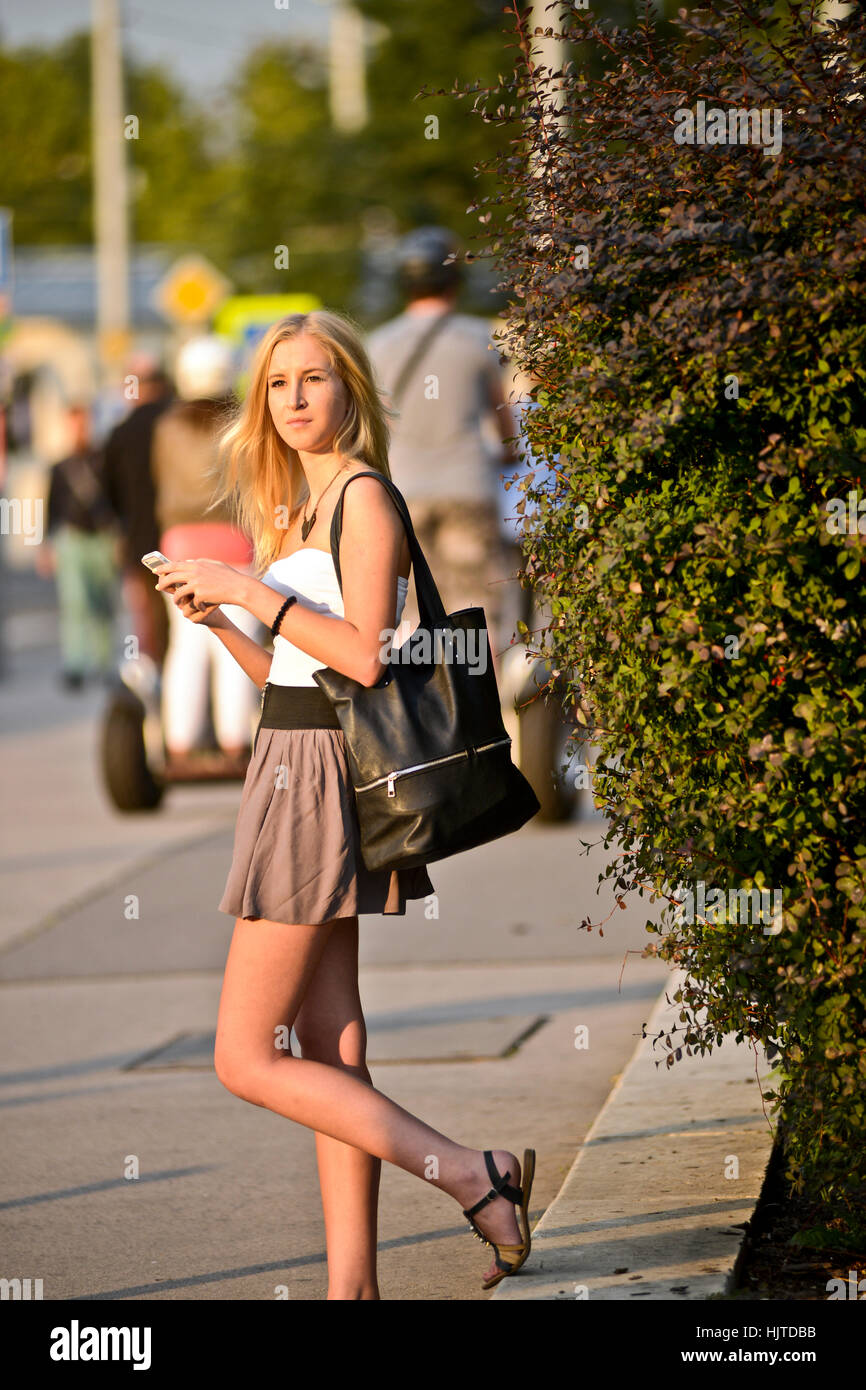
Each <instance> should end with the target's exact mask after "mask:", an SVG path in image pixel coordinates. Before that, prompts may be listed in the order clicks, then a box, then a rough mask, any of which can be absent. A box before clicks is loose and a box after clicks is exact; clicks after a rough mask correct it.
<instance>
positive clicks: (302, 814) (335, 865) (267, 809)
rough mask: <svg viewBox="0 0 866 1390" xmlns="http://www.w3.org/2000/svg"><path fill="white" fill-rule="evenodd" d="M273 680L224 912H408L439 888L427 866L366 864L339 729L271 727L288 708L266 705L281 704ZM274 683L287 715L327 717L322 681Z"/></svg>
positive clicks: (314, 917)
mask: <svg viewBox="0 0 866 1390" xmlns="http://www.w3.org/2000/svg"><path fill="white" fill-rule="evenodd" d="M271 689H273V687H271V686H269V685H266V687H265V695H264V700H263V708H262V719H260V721H259V727H258V729H257V731H256V735H255V739H254V742H253V752H252V756H251V758H250V764H249V767H248V768H247V774H246V780H245V782H244V787H243V792H242V794H241V804H240V809H239V811H238V819H237V825H236V827H235V839H234V852H233V855H232V863H231V869H230V870H229V876H228V880H227V882H226V886H225V892H224V893H223V896H222V899H221V901H220V904H219V911H220V912H226V913H228V914H230V915H231V916H232V917H245V918H253V919H255V918H259V917H263V918H266V919H267V920H268V921H271V922H286V923H298V924H306V925H320V924H323V923H325V922H331V921H333V920H334V919H335V918H337V917H353V916H355V914H362V913H377V912H381V913H386V914H388V915H397V916H404V915H405V912H406V902H407V900H408V899H410V898H425V897H427V896H428V894H430V893H433V891H434V889H433V884H432V883H431V881H430V876H429V874H428V873H427V869H426V868H425V867H424V866H421V867H418V868H413V869H390V870H389V869H380V870H377V871H372V870H370V869H368V868H367V867H366V866H365V864H364V861H363V858H362V857H361V843H360V840H361V837H360V827H359V825H358V813H357V810H356V808H355V793H354V789H353V787H352V782H351V778H350V776H349V766H348V762H347V760H346V746H345V736H344V734H343V732H342V730H341V729H340V728H339V727H336V728H326V727H312V728H310V727H302V728H298V727H290V728H271V727H266V725H268V724H273V723H275V722H278V720H279V719H280V718H281V717H282V716H277V717H276V718H275V717H274V713H273V709H272V708H269V704H270V705H273V704H275V703H276V701H275V700H272V701H270V702H269V697H268V692H269V691H270V690H271ZM278 690H279V697H280V703H281V707H285V706H286V704H287V703H288V705H289V706H291V709H292V712H291V714H290V715H289V717H288V718H287V719H286V722H287V723H290V724H292V725H295V724H297V722H299V718H300V722H301V723H304V722H312V723H319V722H321V723H324V722H326V721H327V719H328V718H329V717H331V716H332V714H333V711H332V709H331V706H330V703H329V702H328V701H327V700H326V697H325V696H324V694H323V692H322V691H320V690H319V688H318V686H315V687H309V686H298V687H286V686H282V687H278ZM288 691H292V692H293V696H294V694H295V693H296V692H297V698H296V699H294V698H293V696H287V692H288ZM295 707H297V708H298V709H300V710H301V715H300V716H297V715H296V714H295V712H294V711H295ZM311 710H312V711H313V714H312V716H311V717H310V716H308V717H307V718H305V715H304V713H303V712H304V711H307V712H309V711H311ZM320 711H326V713H323V714H321V716H320V713H319V712H320ZM262 720H264V721H265V722H264V723H263V722H262ZM333 722H334V723H336V719H334V720H333Z"/></svg>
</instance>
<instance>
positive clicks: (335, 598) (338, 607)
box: [261, 546, 409, 685]
mask: <svg viewBox="0 0 866 1390" xmlns="http://www.w3.org/2000/svg"><path fill="white" fill-rule="evenodd" d="M261 583H262V584H267V586H268V588H269V589H275V590H276V591H277V593H280V594H283V595H285V597H286V598H288V596H289V594H297V596H298V598H299V599H300V600H301V601H302V602H303V603H304V604H305V605H306V607H308V608H312V609H314V610H315V611H316V612H317V613H327V614H328V615H329V616H331V617H333V618H342V617H344V616H345V613H344V609H343V595H342V594H341V593H340V586H339V584H338V583H337V571H336V570H335V569H334V560H333V557H332V555H331V552H330V551H329V550H317V549H315V548H314V547H313V546H309V547H308V548H307V549H301V550H295V551H293V553H292V554H291V555H285V556H284V557H283V558H282V559H281V560H275V561H274V563H273V564H272V565H271V566H270V568H269V569H268V570H267V572H266V573H265V574H263V575H262V577H261ZM408 592H409V580H408V579H404V578H403V576H402V575H398V576H397V607H396V613H395V616H394V627H395V629H396V628H397V627H398V626H399V623H400V615H401V613H402V612H403V606H404V604H405V602H406V595H407V593H408ZM326 665H327V662H325V661H317V660H316V658H315V657H314V656H308V654H307V653H306V652H302V651H301V649H300V647H296V646H295V644H294V643H293V642H289V641H288V639H287V638H285V637H275V638H274V655H273V660H272V661H271V669H270V671H269V673H268V680H269V681H270V683H271V685H315V684H316V682H315V681H314V680H313V672H314V671H321V670H324V668H325V666H326Z"/></svg>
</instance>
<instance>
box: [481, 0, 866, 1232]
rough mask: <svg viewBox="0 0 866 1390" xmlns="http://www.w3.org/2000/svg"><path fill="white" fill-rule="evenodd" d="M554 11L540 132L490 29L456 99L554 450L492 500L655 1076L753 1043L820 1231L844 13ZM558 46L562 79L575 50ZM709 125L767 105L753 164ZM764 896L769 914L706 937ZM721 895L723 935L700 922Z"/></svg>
mask: <svg viewBox="0 0 866 1390" xmlns="http://www.w3.org/2000/svg"><path fill="white" fill-rule="evenodd" d="M559 8H560V10H561V11H562V13H563V19H562V21H561V28H560V32H561V33H562V34H564V35H565V36H566V37H567V38H568V40H569V41H570V44H571V45H572V47H571V48H570V49H567V50H566V49H562V50H561V58H562V62H563V63H564V64H565V66H564V68H563V71H562V112H563V118H562V119H561V120H560V121H559V122H557V121H556V120H555V119H554V117H553V115H552V114H551V108H550V106H549V105H545V101H546V99H549V87H548V83H547V79H548V74H547V72H546V71H545V70H544V69H541V70H539V68H538V63H537V60H536V61H531V60H530V57H529V50H530V47H531V44H532V42H533V40H532V38H531V36H530V35H528V34H527V32H526V27H525V24H526V21H525V17H524V15H523V13H522V11H518V10H515V11H514V31H515V35H516V38H517V41H518V55H517V64H516V67H515V70H514V73H513V74H512V75H509V76H507V77H506V78H504V79H503V80H502V84H501V87H500V88H498V89H497V90H496V91H495V92H489V91H488V92H482V93H479V94H477V95H476V98H475V107H476V110H477V111H478V112H480V113H481V114H482V115H483V117H484V119H486V120H488V121H495V122H498V123H499V124H500V125H502V127H503V129H506V130H510V132H511V135H512V137H513V138H512V140H511V142H510V144H509V147H508V148H507V149H506V150H504V151H503V153H502V154H501V157H500V159H499V160H498V164H497V167H498V171H499V175H500V182H499V190H500V191H499V194H498V196H497V197H496V198H495V199H492V200H485V202H484V204H483V205H482V204H479V205H478V206H479V210H480V213H481V217H482V220H483V221H484V222H485V225H486V227H487V235H488V236H489V241H488V243H487V248H486V249H487V253H488V254H490V255H491V256H492V257H494V258H495V260H496V262H497V264H498V266H499V268H500V271H501V274H502V288H505V289H506V290H507V292H508V295H509V300H510V306H511V310H510V320H509V331H508V335H507V337H506V338H505V339H504V343H505V345H506V347H507V349H508V351H509V352H511V353H512V354H513V355H514V357H515V359H516V361H517V363H518V365H519V366H521V367H523V368H524V369H526V370H528V371H531V372H533V373H534V374H535V378H536V381H537V383H538V384H537V387H536V391H535V395H536V399H537V402H538V404H537V408H536V409H535V410H533V411H531V412H530V413H529V415H528V417H527V428H528V443H529V445H530V447H531V449H532V451H533V453H535V454H537V455H539V456H542V457H546V458H547V459H549V460H552V459H557V458H558V462H557V465H556V469H555V472H554V475H553V477H552V478H551V479H550V480H549V481H548V482H546V483H541V482H539V481H537V480H536V481H535V482H533V481H532V480H531V479H530V481H529V483H528V484H527V483H524V484H521V486H523V487H524V488H525V491H526V493H527V497H526V498H525V499H524V500H523V502H522V503H521V504H520V505H525V504H526V501H527V500H529V501H530V502H531V508H530V509H528V510H527V513H526V515H527V523H526V536H525V542H524V544H525V556H526V575H527V578H528V581H530V582H531V583H532V584H533V586H534V587H535V588H536V590H537V593H538V595H539V598H540V599H541V600H542V601H543V603H544V605H545V606H546V610H547V611H549V613H550V614H551V618H550V622H549V625H548V626H546V627H545V629H544V630H543V631H542V632H540V633H535V634H533V635H532V637H531V641H532V642H533V645H534V646H535V647H536V648H537V649H538V650H540V651H543V652H544V653H545V654H546V655H548V656H550V657H551V659H552V660H553V662H554V665H555V666H556V667H557V668H560V669H561V670H562V671H565V672H570V673H571V678H570V681H569V698H570V699H571V700H572V701H573V703H574V704H575V705H576V708H577V711H578V717H579V719H580V720H581V722H583V723H584V724H586V725H592V726H593V727H594V729H595V738H596V740H597V742H598V744H599V747H600V757H599V763H598V767H597V773H596V781H595V793H596V800H597V804H598V805H600V806H601V807H603V809H604V810H605V811H606V812H607V814H608V816H609V817H610V820H611V828H610V833H609V835H608V836H607V838H606V841H605V843H606V844H607V845H610V844H612V843H614V841H616V842H617V844H618V847H619V848H620V849H621V850H622V851H624V853H623V854H622V855H621V857H620V858H619V860H618V862H617V863H616V865H615V867H613V868H612V869H611V870H610V871H609V873H610V875H612V876H614V877H615V879H616V887H617V889H618V890H621V891H622V892H623V893H624V892H626V891H633V890H637V891H639V892H641V893H649V894H650V896H651V898H652V899H656V898H657V897H658V896H663V897H665V898H666V899H667V906H666V907H665V909H664V911H663V913H662V917H661V924H660V925H653V924H651V923H648V928H647V929H648V931H651V932H655V933H656V934H657V936H658V940H657V941H654V942H652V944H651V945H650V946H649V947H648V950H649V951H651V952H652V951H654V952H656V953H657V954H658V956H659V957H661V958H663V959H665V960H667V961H670V962H671V963H674V964H676V965H679V966H681V967H683V968H685V970H686V971H687V976H686V983H685V985H684V987H683V989H682V991H681V992H680V993H678V994H677V995H676V996H675V997H676V999H677V1000H678V1002H680V1003H681V1006H682V1007H681V1013H680V1016H679V1022H680V1026H679V1027H678V1028H677V1029H676V1030H674V1032H673V1034H672V1035H671V1036H669V1038H668V1040H667V1041H668V1045H669V1046H668V1052H669V1055H668V1064H669V1065H672V1064H673V1063H674V1061H675V1059H676V1058H679V1057H680V1056H682V1055H683V1053H686V1054H691V1053H693V1052H695V1051H699V1052H705V1051H708V1050H710V1049H711V1048H712V1047H713V1046H714V1045H719V1044H721V1042H722V1039H723V1038H724V1037H725V1036H726V1035H728V1034H731V1033H733V1034H735V1035H736V1040H737V1042H743V1041H745V1040H748V1041H749V1042H751V1043H757V1042H760V1043H761V1044H762V1045H763V1046H764V1047H765V1048H766V1049H767V1051H768V1054H769V1056H770V1057H776V1059H777V1064H778V1069H777V1071H776V1072H775V1073H774V1075H773V1078H772V1087H771V1089H770V1090H769V1091H767V1092H766V1093H765V1096H766V1099H767V1100H768V1101H769V1102H771V1104H770V1107H769V1111H768V1113H771V1112H773V1111H777V1110H778V1109H779V1108H780V1107H781V1111H782V1113H783V1115H784V1143H785V1152H786V1163H787V1176H788V1178H789V1180H790V1181H791V1182H792V1184H793V1186H794V1189H795V1191H797V1192H798V1193H800V1194H805V1195H806V1196H808V1197H810V1198H813V1199H814V1201H815V1203H816V1209H818V1208H820V1211H821V1213H822V1215H824V1216H825V1217H828V1218H830V1219H837V1220H841V1221H842V1222H845V1221H847V1222H848V1223H849V1225H850V1223H852V1222H856V1220H857V1217H858V1214H859V1215H860V1216H861V1217H862V1212H863V1210H864V1206H866V972H864V941H866V933H864V907H866V905H864V890H866V814H864V813H866V768H864V751H866V712H864V702H866V646H864V600H863V591H862V575H861V565H862V564H863V560H864V537H863V534H862V532H866V492H864V490H863V487H862V482H863V460H864V446H866V412H864V403H866V402H864V394H866V362H864V342H866V301H864V293H863V290H864V283H863V282H864V262H866V197H864V194H866V179H864V161H866V154H864V144H863V124H864V110H866V108H864V105H863V103H864V99H866V67H864V60H866V20H864V15H863V11H862V9H860V8H859V7H855V8H854V9H853V10H852V12H851V13H850V14H849V16H848V18H847V19H844V20H843V21H840V22H837V23H829V24H822V23H821V22H820V14H819V13H818V9H817V7H816V6H813V7H811V8H810V7H809V6H808V5H803V6H799V7H788V6H787V5H785V6H781V7H780V6H775V7H772V8H764V9H758V8H757V7H755V6H751V5H746V4H740V3H728V4H722V5H711V6H709V7H707V8H704V9H702V10H700V11H695V10H693V11H692V12H691V14H690V15H688V16H686V15H685V12H681V13H682V17H681V19H680V20H679V21H678V22H677V23H675V24H674V25H672V26H668V27H666V29H665V37H664V38H663V39H662V38H661V37H660V33H659V31H658V30H657V29H656V27H655V23H654V19H653V16H652V13H651V10H646V9H645V10H644V11H643V12H642V17H641V20H640V22H639V24H638V26H637V27H636V28H635V29H634V30H632V31H627V30H621V29H620V30H616V29H613V28H611V27H609V26H606V25H604V24H598V23H597V22H596V20H595V19H594V18H593V16H592V15H591V13H589V12H587V11H585V10H582V9H580V8H579V7H578V5H577V4H575V3H565V4H563V5H562V6H561V7H559ZM590 51H591V52H592V53H593V54H594V56H595V58H596V60H598V58H599V56H600V57H601V60H602V64H603V72H602V75H601V76H600V77H599V78H598V79H597V80H594V81H590V80H588V79H586V78H585V77H584V76H583V74H582V69H581V67H580V65H579V63H578V62H577V61H574V60H573V55H575V54H576V55H578V58H579V57H580V56H581V55H586V54H587V53H588V52H590ZM569 54H571V55H572V61H570V62H568V61H566V60H568V58H569ZM699 100H701V101H703V102H704V103H705V106H704V118H705V126H704V129H705V130H706V129H707V128H708V124H707V122H708V120H709V117H708V115H707V113H709V112H711V111H713V110H716V109H718V110H720V111H722V112H724V113H725V121H726V122H727V125H726V129H727V130H728V132H730V133H731V135H732V136H733V137H736V136H738V134H740V133H743V134H747V135H750V136H752V137H754V138H755V140H756V142H755V143H746V142H745V141H738V140H737V139H733V138H731V139H730V140H729V142H728V143H724V144H721V143H716V144H707V143H704V144H698V143H695V144H688V143H678V141H677V139H675V133H676V132H677V130H680V131H681V132H686V130H687V121H686V118H685V116H684V114H683V113H684V112H685V111H687V110H688V111H690V112H692V113H694V115H695V117H696V118H697V116H698V114H699V108H698V106H697V103H698V101H699ZM732 110H733V111H734V112H739V111H743V110H745V111H749V110H757V111H758V112H761V111H763V112H765V113H773V112H777V113H778V115H779V116H781V121H782V124H781V127H778V126H777V127H776V129H777V130H779V129H780V130H781V148H780V149H779V152H778V153H777V154H773V153H771V152H768V150H767V149H765V148H764V147H763V146H762V144H760V143H757V139H758V135H759V127H758V126H755V125H753V124H752V123H751V118H749V119H748V120H747V121H746V123H745V124H742V123H741V120H740V117H739V116H736V115H735V117H734V118H733V124H732V123H731V118H730V116H729V115H728V113H729V112H730V111H732ZM677 112H679V113H680V114H679V115H677ZM712 119H713V120H714V122H715V124H714V126H713V129H714V132H715V134H716V135H718V134H719V132H720V131H721V130H722V122H720V121H719V119H718V118H715V117H714V118H712ZM773 120H776V121H778V116H775V117H774V116H772V114H768V115H767V116H766V125H765V127H764V131H765V133H766V135H767V137H768V138H767V139H765V140H763V145H765V146H769V143H770V142H769V136H770V133H771V129H772V121H773ZM834 499H836V500H835V501H834ZM861 503H862V508H863V511H862V519H861V520H860V523H859V527H858V525H857V520H858V513H857V512H856V510H855V511H854V512H852V511H851V507H854V508H855V509H856V508H857V507H858V506H859V505H860V504H861ZM581 508H584V509H585V510H583V511H581ZM843 509H844V513H845V515H844V518H843V516H842V512H843ZM852 516H853V521H854V524H853V529H851V526H850V522H851V518H852ZM840 528H841V529H840ZM699 885H703V888H702V889H699ZM762 888H763V889H765V890H768V891H769V895H770V896H769V899H765V900H764V903H765V904H766V903H767V901H769V902H771V903H773V902H778V901H779V899H773V897H772V894H773V893H781V903H782V915H781V917H780V918H779V919H777V920H776V921H775V922H770V921H769V920H768V919H767V918H765V919H764V920H760V919H759V920H757V921H756V920H755V913H754V910H753V912H752V915H751V916H750V917H748V916H747V920H745V921H743V920H730V918H731V917H732V916H733V915H734V914H733V908H734V905H735V904H736V903H737V902H738V901H743V902H744V901H745V894H746V893H748V892H749V891H751V890H753V889H755V890H760V889H762ZM719 890H720V894H721V895H725V897H724V904H725V905H726V906H729V907H731V908H732V910H731V911H730V912H728V914H727V917H725V916H724V914H723V912H722V911H721V910H718V911H716V912H715V913H713V912H711V911H710V910H709V909H707V910H705V911H704V912H703V913H702V914H701V913H699V912H698V910H697V894H698V892H699V891H702V892H703V893H704V896H705V898H706V899H707V900H712V895H713V894H714V893H716V894H719ZM687 891H690V892H691V893H692V895H693V899H694V901H695V911H694V912H693V913H691V914H689V913H685V912H684V911H683V904H684V903H685V902H686V901H687V900H686V898H685V894H686V892H687ZM737 893H742V894H743V898H742V899H735V898H732V897H731V896H729V895H731V894H737ZM714 901H716V902H719V901H721V897H720V896H717V897H716V899H715V900H714ZM754 901H755V902H757V899H755V900H754ZM678 905H679V910H678ZM742 915H746V914H745V913H743V914H742ZM654 920H656V919H654Z"/></svg>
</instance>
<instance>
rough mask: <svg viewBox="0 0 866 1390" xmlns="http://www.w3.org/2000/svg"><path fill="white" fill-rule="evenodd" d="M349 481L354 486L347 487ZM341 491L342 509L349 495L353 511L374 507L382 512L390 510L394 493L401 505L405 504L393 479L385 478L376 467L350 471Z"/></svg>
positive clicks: (346, 504)
mask: <svg viewBox="0 0 866 1390" xmlns="http://www.w3.org/2000/svg"><path fill="white" fill-rule="evenodd" d="M349 483H353V484H354V486H353V487H352V488H349ZM342 491H343V492H344V493H345V496H344V497H343V508H344V510H345V508H346V507H347V506H348V505H349V502H348V499H349V498H350V497H351V498H352V499H353V501H352V504H351V505H352V507H353V509H354V510H355V511H359V510H369V509H375V510H378V511H380V512H382V513H383V514H384V513H386V512H387V511H388V510H390V508H389V503H390V505H391V507H393V503H394V498H393V494H394V493H396V494H397V496H398V497H399V498H400V501H401V502H402V503H403V506H404V507H405V505H406V502H405V499H404V497H403V494H402V492H401V491H400V489H399V488H398V486H397V484H396V483H395V482H394V480H393V479H392V478H386V477H385V474H384V473H382V472H380V471H379V470H378V469H376V468H362V469H358V471H357V472H356V473H352V474H351V475H350V477H348V478H347V479H346V481H345V483H344V484H343V489H342ZM359 499H360V500H359Z"/></svg>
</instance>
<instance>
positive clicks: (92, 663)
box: [39, 404, 119, 690]
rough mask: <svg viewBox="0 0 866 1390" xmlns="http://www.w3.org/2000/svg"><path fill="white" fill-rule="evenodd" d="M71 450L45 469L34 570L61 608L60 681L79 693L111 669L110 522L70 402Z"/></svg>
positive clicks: (83, 415) (113, 584) (113, 556)
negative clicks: (41, 540)
mask: <svg viewBox="0 0 866 1390" xmlns="http://www.w3.org/2000/svg"><path fill="white" fill-rule="evenodd" d="M67 420H68V424H69V429H70V436H71V439H70V443H71V452H70V453H69V454H68V455H67V456H66V457H65V458H62V459H61V460H60V461H59V462H58V463H55V464H54V465H53V467H52V469H51V476H50V482H49V488H48V506H47V513H48V515H47V519H46V526H45V532H46V536H47V537H49V538H50V541H49V548H48V550H47V552H45V553H44V554H42V555H40V558H39V569H40V570H41V572H42V573H43V574H46V573H50V572H53V573H54V574H55V577H56V581H57V600H58V605H59V609H60V653H61V673H60V678H61V682H62V684H63V685H64V686H65V687H66V689H68V690H79V689H81V687H82V686H83V684H84V682H85V680H86V679H88V678H89V677H98V678H102V679H103V680H104V679H107V678H108V677H109V676H110V674H111V670H112V660H113V645H114V618H115V614H116V612H117V608H118V598H119V594H118V589H119V569H118V563H117V559H118V555H117V549H118V547H117V540H118V529H117V519H116V517H115V514H114V511H113V509H112V507H111V503H110V501H109V498H108V493H107V489H106V485H105V469H104V458H103V454H102V451H101V450H99V449H96V448H94V447H93V445H92V443H91V437H90V417H89V412H88V410H87V407H86V406H84V405H81V404H74V405H72V406H70V407H69V410H68V412H67Z"/></svg>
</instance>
